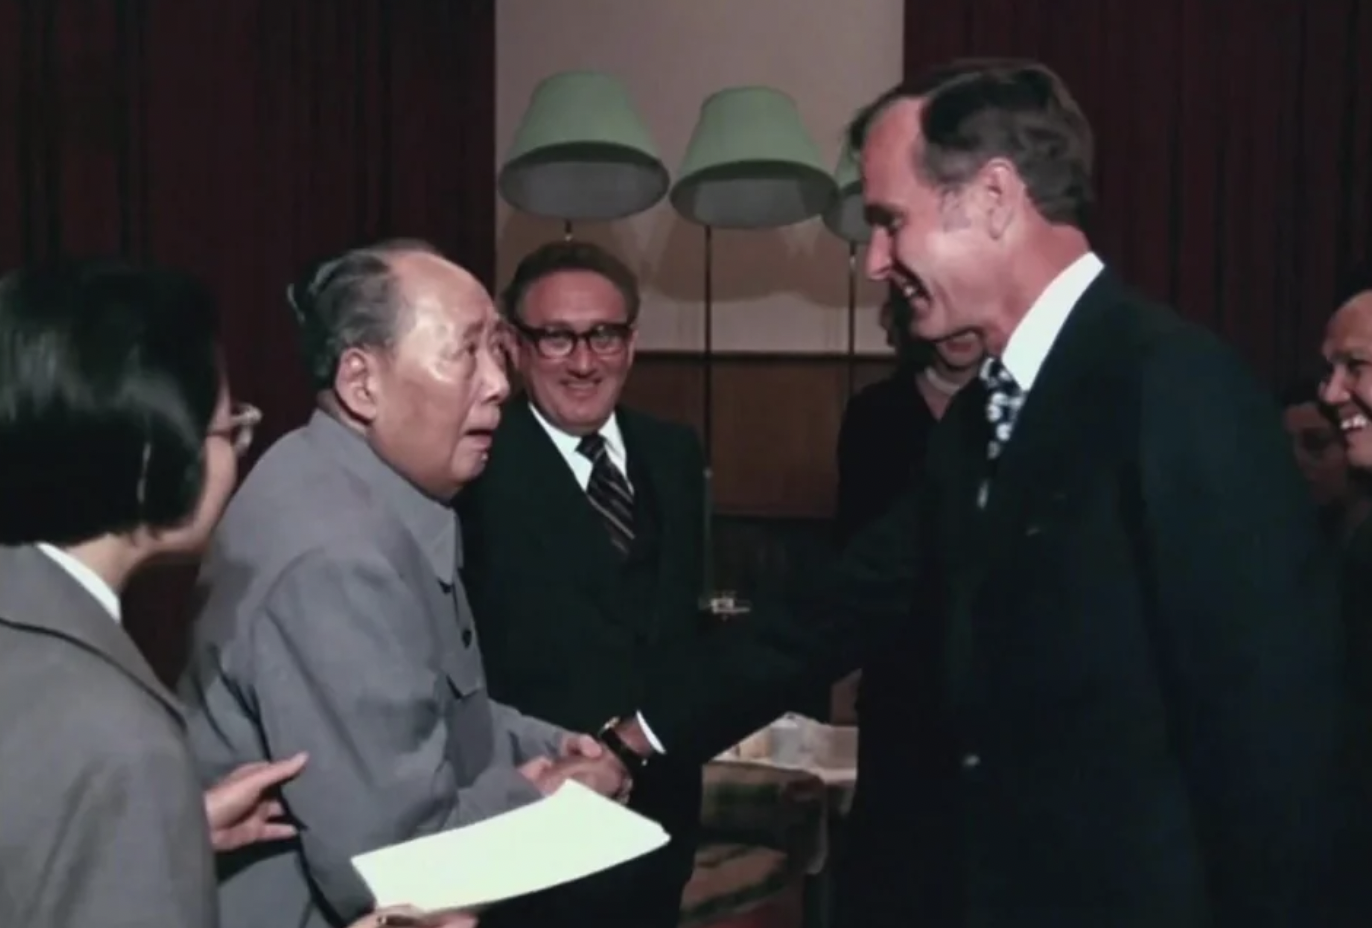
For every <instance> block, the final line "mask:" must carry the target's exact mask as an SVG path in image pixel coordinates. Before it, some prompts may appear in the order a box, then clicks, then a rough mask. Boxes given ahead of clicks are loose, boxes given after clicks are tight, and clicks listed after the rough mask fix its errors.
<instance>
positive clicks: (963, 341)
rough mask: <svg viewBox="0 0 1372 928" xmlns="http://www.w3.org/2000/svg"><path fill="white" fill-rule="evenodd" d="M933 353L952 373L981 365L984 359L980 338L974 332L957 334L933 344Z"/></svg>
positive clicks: (983, 349)
mask: <svg viewBox="0 0 1372 928" xmlns="http://www.w3.org/2000/svg"><path fill="white" fill-rule="evenodd" d="M934 351H935V352H936V353H937V354H938V357H939V360H940V361H942V362H943V364H944V366H945V367H947V368H949V369H950V370H954V371H965V370H968V369H970V368H973V367H977V366H978V365H980V364H981V362H982V359H983V358H984V357H986V349H985V348H984V347H982V341H981V336H980V335H978V334H977V333H976V332H966V331H964V332H958V333H957V334H956V335H950V336H948V337H947V338H944V339H940V340H939V341H936V342H934Z"/></svg>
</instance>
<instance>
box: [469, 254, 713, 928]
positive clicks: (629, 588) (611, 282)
mask: <svg viewBox="0 0 1372 928" xmlns="http://www.w3.org/2000/svg"><path fill="white" fill-rule="evenodd" d="M501 308H502V311H503V312H504V314H505V318H506V320H507V321H508V322H509V323H510V324H511V326H512V327H513V328H514V330H515V331H516V333H517V336H518V338H517V347H516V349H515V351H516V357H517V359H518V369H519V373H520V376H521V378H522V380H523V384H524V388H525V391H526V395H524V396H521V397H520V398H518V399H516V400H514V401H513V402H511V403H510V405H509V406H508V407H507V408H506V410H505V414H504V416H503V418H502V420H501V423H500V427H499V429H498V430H497V431H496V434H495V440H494V442H493V444H492V448H491V456H490V462H489V463H488V465H487V467H486V472H485V474H484V475H483V476H482V478H481V479H480V480H479V481H477V482H476V483H475V484H473V485H472V486H471V487H469V488H467V489H466V490H464V491H463V493H462V494H461V496H460V497H459V506H460V509H461V513H462V525H463V530H464V533H465V544H464V548H465V550H466V551H467V562H466V565H465V567H464V569H463V577H464V579H465V581H466V584H467V590H468V593H469V595H470V596H471V599H472V608H473V613H474V614H475V616H476V620H477V625H478V629H479V632H480V636H481V641H482V646H483V648H484V650H485V657H486V669H487V672H488V674H489V681H490V687H491V692H492V693H493V694H494V695H495V696H496V697H497V698H500V699H504V700H506V701H508V702H510V703H512V704H513V705H517V706H519V707H521V708H522V709H523V710H524V711H526V712H530V713H534V714H536V715H538V716H540V717H542V718H546V719H548V720H550V721H552V722H555V723H556V724H559V725H569V726H578V730H581V731H594V730H596V729H598V728H600V727H601V725H603V724H604V723H605V722H606V720H608V719H610V718H611V717H613V716H615V715H617V714H619V713H622V712H625V711H628V710H630V709H632V708H633V707H634V705H636V704H637V702H638V701H639V700H641V699H642V698H643V694H644V692H645V690H646V685H647V682H648V681H647V677H646V673H647V672H648V669H649V667H650V666H652V665H653V664H654V663H655V661H656V659H658V658H660V657H661V656H664V655H670V654H673V653H679V652H680V651H681V650H682V647H683V645H686V644H689V643H690V642H691V641H693V640H694V639H695V637H696V636H697V634H698V631H699V629H700V627H701V626H700V620H699V618H698V616H697V612H696V602H697V597H698V595H699V592H700V578H701V574H702V544H703V541H702V537H701V536H702V530H701V522H702V519H703V507H704V500H703V484H702V473H703V467H704V461H703V458H702V454H701V448H700V443H699V441H698V440H697V439H696V437H695V434H694V433H693V432H692V431H691V430H690V429H688V428H686V427H684V426H679V425H673V424H671V423H668V422H663V421H660V420H658V419H654V418H652V417H650V416H647V415H644V414H642V413H638V412H634V411H633V410H630V409H625V408H623V407H621V406H619V398H620V393H621V392H622V391H623V389H624V382H625V380H626V378H627V377H628V375H629V369H630V367H631V365H632V364H633V359H634V324H635V321H636V320H637V318H638V308H639V293H638V283H637V281H636V280H635V278H634V275H633V273H632V272H631V271H630V270H629V269H628V268H627V267H625V266H624V264H623V263H622V262H621V261H619V259H617V258H616V257H614V256H613V255H611V254H609V253H608V252H606V251H604V250H603V249H601V248H599V247H597V246H595V245H593V244H589V243H585V242H556V243H553V244H549V245H545V246H543V247H542V248H539V249H538V250H536V251H534V252H533V253H532V254H530V255H529V256H528V257H526V258H525V259H524V260H523V261H522V262H521V263H520V265H519V267H518V269H517V270H516V271H515V274H514V278H513V280H512V281H511V282H510V285H509V287H508V288H507V289H506V291H505V293H504V295H503V299H502V307H501ZM700 775H701V774H700V765H699V763H698V762H693V761H690V760H683V761H682V762H677V761H676V760H675V759H673V760H672V761H671V762H670V763H663V764H661V765H658V766H655V767H654V769H652V770H650V771H646V772H645V773H644V774H643V775H642V776H641V777H638V778H636V781H635V784H634V789H633V795H632V797H631V799H630V805H631V807H632V808H635V809H637V810H638V811H640V812H642V813H644V814H645V815H648V816H649V817H651V818H653V819H656V820H657V821H658V822H660V823H661V824H662V825H663V826H664V827H665V828H666V829H667V831H668V832H669V833H670V834H671V835H672V839H673V840H672V842H671V844H669V845H668V846H667V847H666V848H664V849H663V850H662V851H660V852H658V853H655V854H653V855H651V856H650V857H648V858H645V859H643V860H641V861H635V862H634V863H631V864H629V865H626V866H624V867H621V868H618V869H617V870H613V871H610V872H609V873H606V874H603V875H600V876H597V877H593V878H591V879H588V880H585V881H582V882H581V883H579V884H575V885H573V886H570V887H566V888H563V889H559V890H556V891H554V892H550V893H547V894H544V895H542V896H539V897H536V898H534V899H531V900H526V902H525V904H524V905H522V906H513V907H511V908H510V910H509V912H508V913H503V914H507V915H508V917H509V918H510V919H511V920H512V923H517V924H529V925H535V924H536V925H545V926H550V928H556V926H563V925H581V924H585V925H597V926H606V928H612V926H618V925H623V926H626V928H628V926H632V928H653V926H663V928H666V926H672V925H675V924H676V922H677V912H678V908H679V905H680V898H681V889H682V886H683V885H684V884H685V882H686V880H687V879H688V878H689V877H690V873H691V862H692V857H693V850H694V844H695V833H696V827H697V822H698V819H699V814H700ZM501 914H502V913H495V914H493V916H492V917H500V915H501Z"/></svg>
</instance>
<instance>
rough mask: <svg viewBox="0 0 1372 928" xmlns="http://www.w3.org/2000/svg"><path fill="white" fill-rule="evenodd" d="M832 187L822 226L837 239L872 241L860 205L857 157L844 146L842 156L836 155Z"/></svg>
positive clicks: (862, 207)
mask: <svg viewBox="0 0 1372 928" xmlns="http://www.w3.org/2000/svg"><path fill="white" fill-rule="evenodd" d="M834 187H835V188H836V193H835V194H834V198H833V199H832V200H830V201H829V205H828V206H827V207H826V208H825V210H824V225H825V226H826V227H827V228H828V229H829V231H830V232H832V233H834V234H835V235H837V236H838V237H839V238H841V239H846V240H847V241H849V242H852V243H854V244H858V245H861V244H865V243H866V242H869V241H871V240H872V227H871V225H870V224H868V222H867V212H866V207H865V206H864V205H863V202H862V176H861V174H860V173H859V172H858V162H857V158H856V157H855V156H854V155H853V150H852V149H851V148H849V147H848V145H847V144H846V143H845V144H844V146H843V153H842V154H840V155H839V156H838V167H836V168H834Z"/></svg>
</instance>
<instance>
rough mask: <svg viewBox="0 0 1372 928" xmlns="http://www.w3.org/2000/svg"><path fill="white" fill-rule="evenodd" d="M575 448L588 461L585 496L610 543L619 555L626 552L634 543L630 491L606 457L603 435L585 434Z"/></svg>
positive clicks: (607, 456)
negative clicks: (588, 477)
mask: <svg viewBox="0 0 1372 928" xmlns="http://www.w3.org/2000/svg"><path fill="white" fill-rule="evenodd" d="M576 450H577V452H578V453H579V454H581V455H583V456H584V457H586V458H587V459H589V460H590V462H591V479H590V482H589V483H587V484H586V498H587V499H588V500H590V503H591V506H593V507H594V508H595V511H596V513H597V514H598V515H599V516H600V520H601V521H602V522H604V523H605V529H606V531H608V532H609V533H610V542H611V544H613V545H614V546H615V548H616V549H617V550H618V551H619V552H620V553H621V554H628V553H629V549H630V548H632V547H633V544H634V491H633V490H632V489H631V488H630V487H629V481H628V480H626V479H624V475H623V474H622V473H620V471H619V468H618V467H615V465H614V462H613V461H611V460H610V455H609V452H608V450H607V449H606V447H605V438H604V436H602V435H600V434H599V433H592V434H590V435H587V436H585V437H583V438H582V439H581V443H580V444H579V445H577V446H576Z"/></svg>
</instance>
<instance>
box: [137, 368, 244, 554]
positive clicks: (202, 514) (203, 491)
mask: <svg viewBox="0 0 1372 928" xmlns="http://www.w3.org/2000/svg"><path fill="white" fill-rule="evenodd" d="M260 418H261V414H260V413H258V412H257V410H255V409H252V408H251V407H248V406H241V405H235V404H232V403H231V402H230V400H229V389H228V384H227V383H225V384H224V385H223V387H222V388H221V389H220V392H219V401H218V403H217V404H216V405H215V409H214V416H213V418H211V420H210V428H209V431H208V433H207V435H206V438H205V444H204V479H203V482H202V484H201V487H200V499H199V500H198V501H197V502H196V505H195V509H194V511H193V512H192V514H191V517H190V519H189V520H187V521H186V522H185V523H184V524H182V525H178V526H176V527H175V528H173V529H169V530H159V531H157V532H155V533H153V534H151V535H150V536H149V537H150V539H151V542H152V545H153V547H154V549H155V553H156V555H157V556H159V557H168V558H170V559H172V560H179V559H181V558H189V557H194V556H195V555H198V554H199V553H200V552H201V551H203V550H204V548H205V545H206V544H207V543H208V541H209V538H210V535H211V534H212V533H213V532H214V528H215V526H216V525H218V524H219V519H220V517H221V516H223V515H224V507H225V506H227V505H228V503H229V497H230V496H231V495H233V490H234V487H235V486H237V485H238V459H239V457H240V456H241V455H242V454H243V453H244V452H245V451H247V450H248V447H249V445H250V444H251V441H252V431H253V429H254V427H255V426H256V425H257V422H258V421H259V419H260Z"/></svg>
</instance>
